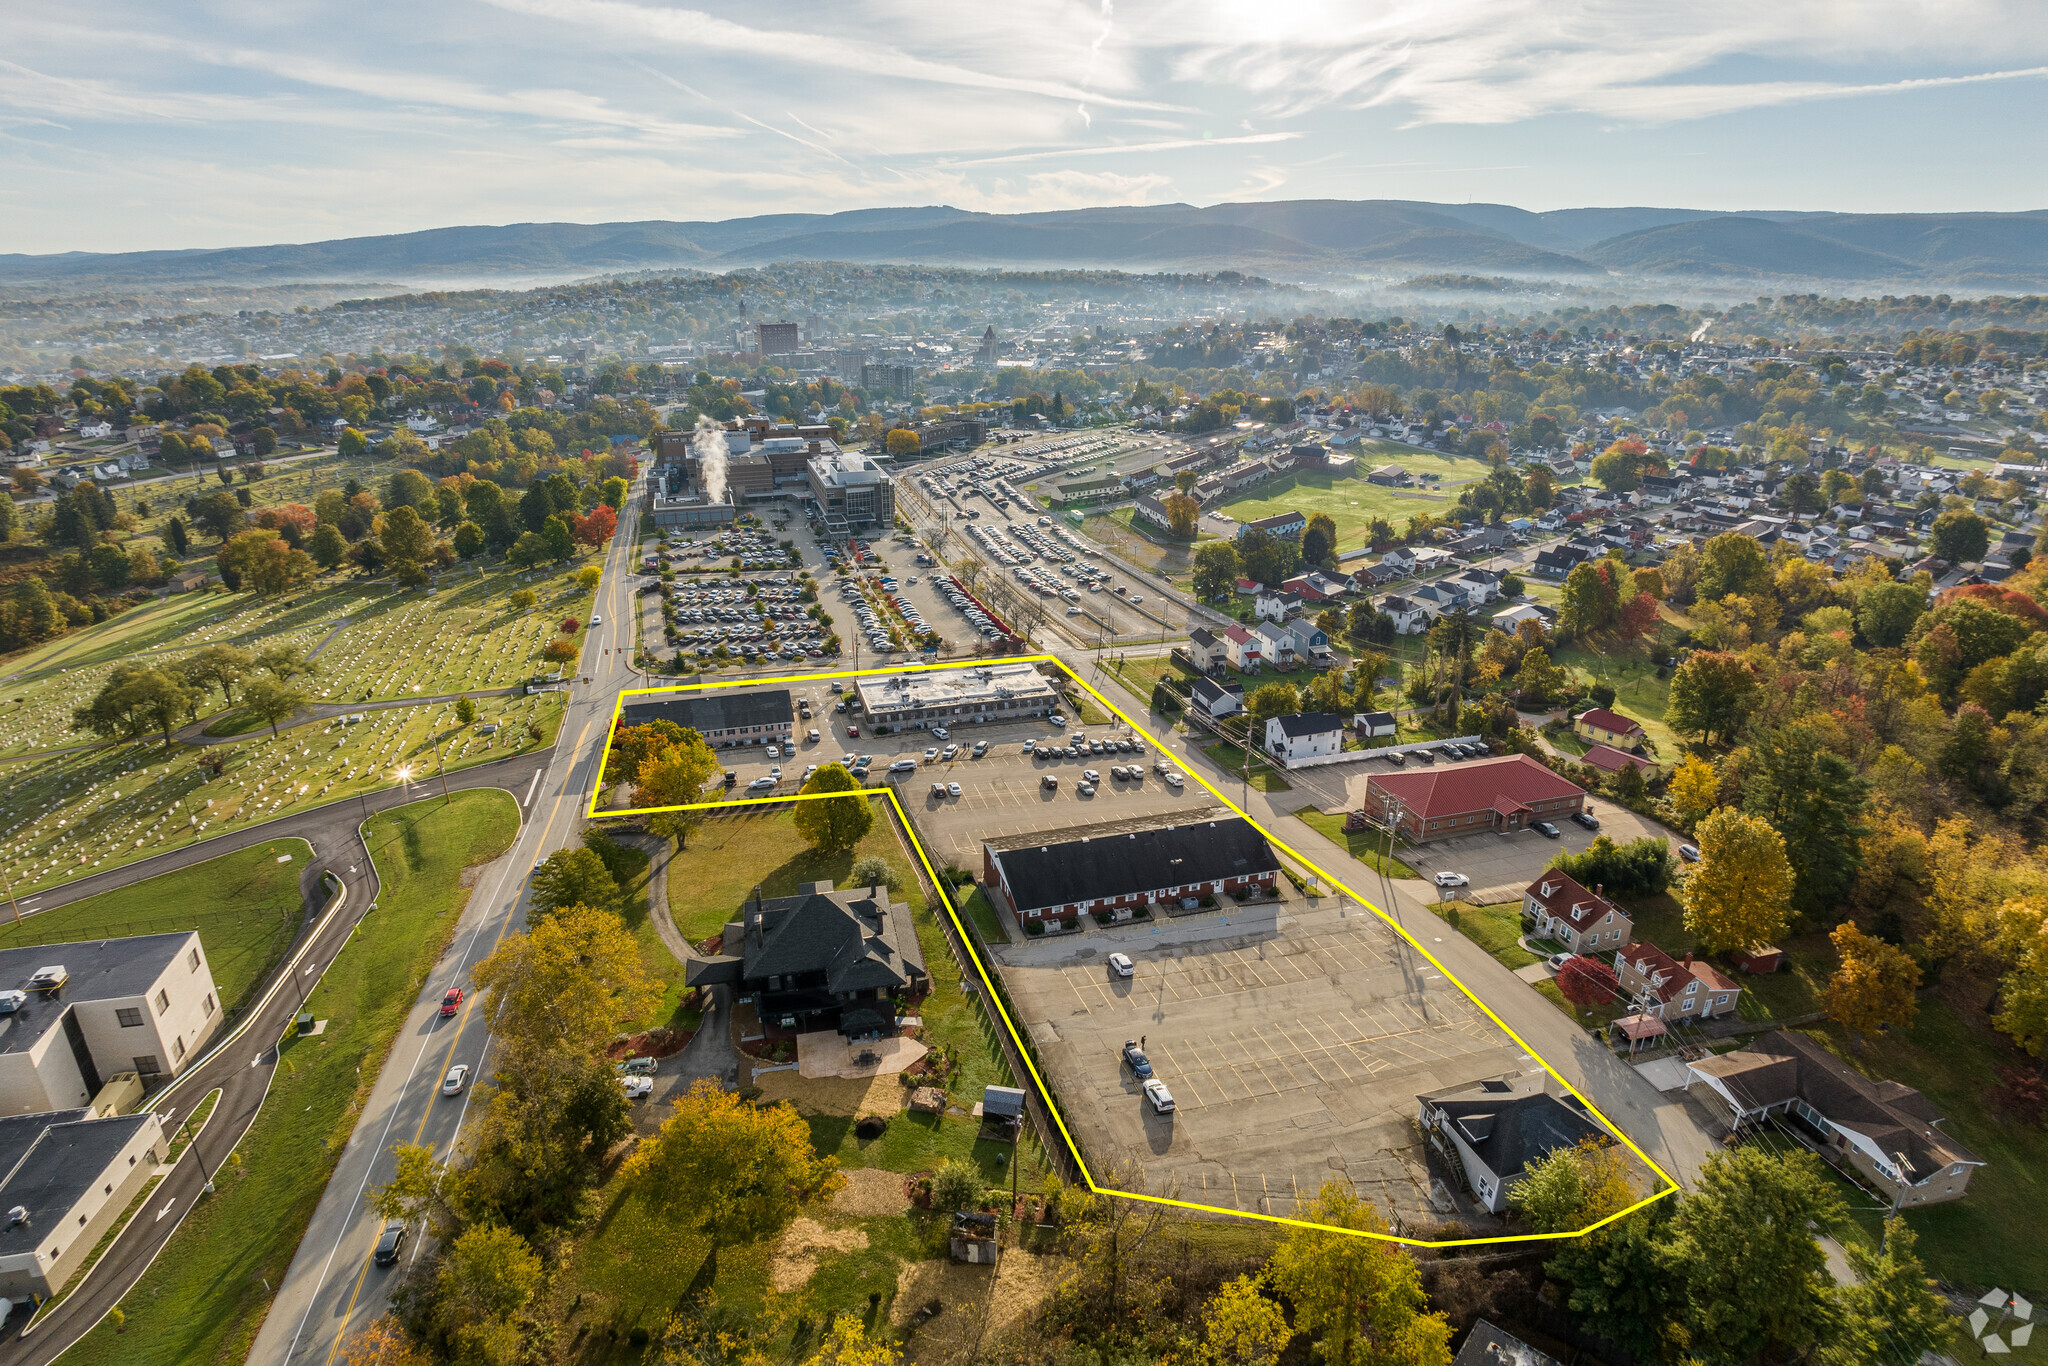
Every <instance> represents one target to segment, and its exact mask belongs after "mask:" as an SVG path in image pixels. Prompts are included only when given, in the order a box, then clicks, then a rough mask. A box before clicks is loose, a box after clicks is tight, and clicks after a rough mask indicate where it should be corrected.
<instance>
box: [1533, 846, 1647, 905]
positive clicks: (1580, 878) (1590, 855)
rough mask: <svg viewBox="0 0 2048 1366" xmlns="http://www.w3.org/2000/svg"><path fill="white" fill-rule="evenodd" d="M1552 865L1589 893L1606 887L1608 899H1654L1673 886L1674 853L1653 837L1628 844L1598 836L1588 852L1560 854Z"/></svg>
mask: <svg viewBox="0 0 2048 1366" xmlns="http://www.w3.org/2000/svg"><path fill="white" fill-rule="evenodd" d="M1550 866H1551V867H1553V868H1555V869H1557V870H1558V871H1559V872H1561V873H1564V874H1566V875H1567V876H1569V877H1571V878H1573V879H1575V880H1577V882H1578V884H1579V885H1580V886H1581V887H1584V888H1586V889H1587V890H1589V891H1591V890H1597V889H1599V888H1601V887H1603V886H1604V887H1605V889H1606V891H1605V895H1607V896H1620V897H1637V896H1654V895H1656V894H1657V893H1658V892H1661V891H1663V890H1665V889H1666V888H1667V887H1669V886H1670V885H1671V851H1670V850H1669V849H1668V848H1667V847H1666V846H1665V843H1664V841H1663V840H1661V839H1658V838H1656V837H1655V836H1651V835H1644V836H1643V837H1641V838H1640V839H1633V840H1630V841H1629V842H1628V843H1627V844H1616V843H1615V842H1614V841H1613V840H1611V839H1609V838H1608V837H1607V836H1605V835H1598V836H1595V837H1594V840H1593V842H1592V843H1591V844H1589V845H1587V846H1586V849H1585V852H1584V853H1579V854H1559V855H1557V856H1556V857H1555V858H1553V859H1551V860H1550Z"/></svg>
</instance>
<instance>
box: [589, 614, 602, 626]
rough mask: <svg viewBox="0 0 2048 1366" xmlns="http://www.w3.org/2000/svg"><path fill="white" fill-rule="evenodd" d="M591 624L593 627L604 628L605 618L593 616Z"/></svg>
mask: <svg viewBox="0 0 2048 1366" xmlns="http://www.w3.org/2000/svg"><path fill="white" fill-rule="evenodd" d="M590 624H591V625H592V626H602V625H604V618H603V617H598V616H593V617H592V618H591V619H590Z"/></svg>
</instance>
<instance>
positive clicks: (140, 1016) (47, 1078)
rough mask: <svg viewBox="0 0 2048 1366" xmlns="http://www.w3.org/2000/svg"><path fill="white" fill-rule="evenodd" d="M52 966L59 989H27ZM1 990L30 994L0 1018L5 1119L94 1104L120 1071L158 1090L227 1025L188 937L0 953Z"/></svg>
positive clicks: (0, 1107) (201, 955) (0, 1098)
mask: <svg viewBox="0 0 2048 1366" xmlns="http://www.w3.org/2000/svg"><path fill="white" fill-rule="evenodd" d="M52 968H56V969H61V982H60V984H59V985H56V986H38V985H35V984H33V983H32V982H31V978H35V977H37V976H38V974H43V973H45V970H46V969H52ZM0 990H14V991H21V992H24V993H26V999H24V1000H23V1001H22V1003H21V1005H20V1006H19V1007H18V1008H16V1009H15V1010H14V1011H13V1012H12V1013H11V1014H7V1015H0V1114H9V1115H21V1114H34V1113H38V1112H41V1111H47V1110H64V1109H70V1108H73V1107H75V1106H80V1105H85V1104H88V1103H89V1102H90V1101H91V1100H92V1098H93V1097H94V1096H96V1095H98V1094H99V1092H100V1089H101V1088H102V1087H103V1086H105V1085H106V1082H107V1079H108V1078H110V1077H113V1076H116V1075H118V1074H120V1073H123V1072H133V1073H135V1074H136V1075H137V1076H138V1077H139V1078H140V1079H141V1081H142V1084H143V1086H144V1087H145V1088H146V1089H154V1088H155V1087H156V1086H157V1085H158V1084H159V1083H160V1082H163V1081H167V1080H169V1079H170V1078H171V1077H174V1076H176V1075H177V1074H178V1073H179V1072H181V1071H183V1070H184V1069H185V1067H186V1066H187V1065H188V1064H189V1063H191V1062H192V1060H193V1059H195V1058H197V1057H198V1056H199V1053H200V1048H201V1046H202V1045H203V1044H204V1043H205V1042H206V1041H207V1040H208V1039H210V1038H212V1037H213V1035H214V1032H215V1031H216V1030H218V1029H219V1028H220V1022H221V1019H222V1017H223V1012H222V1010H221V1008H220V1002H219V999H218V998H217V996H216V994H215V988H214V984H213V971H212V969H211V968H210V967H209V966H208V964H207V960H206V953H205V950H204V949H203V948H202V947H201V945H200V943H199V935H198V934H197V932H195V931H192V930H184V931H179V932H175V933H171V934H150V935H141V936H137V937H135V938H132V939H107V940H96V941H87V942H84V943H77V944H40V945H36V946H34V947H30V948H18V949H0Z"/></svg>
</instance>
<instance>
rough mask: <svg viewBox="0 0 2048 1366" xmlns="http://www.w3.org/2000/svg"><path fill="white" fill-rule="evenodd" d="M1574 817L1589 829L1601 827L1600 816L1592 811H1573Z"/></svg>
mask: <svg viewBox="0 0 2048 1366" xmlns="http://www.w3.org/2000/svg"><path fill="white" fill-rule="evenodd" d="M1572 819H1573V820H1574V821H1576V822H1578V823H1579V824H1580V825H1583V826H1585V827H1586V828H1587V829H1588V830H1598V829H1599V828H1600V818H1599V817H1598V816H1596V815H1594V814H1593V813H1592V812H1590V811H1574V812H1572Z"/></svg>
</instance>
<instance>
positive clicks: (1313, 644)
mask: <svg viewBox="0 0 2048 1366" xmlns="http://www.w3.org/2000/svg"><path fill="white" fill-rule="evenodd" d="M1282 629H1284V630H1285V631H1286V632H1287V635H1288V638H1289V639H1290V640H1291V641H1292V642H1293V644H1294V657H1295V658H1296V659H1305V660H1307V661H1308V662H1309V663H1310V664H1311V665H1313V666H1314V667H1316V668H1318V669H1320V668H1324V667H1326V666H1328V665H1330V664H1332V663H1334V662H1335V660H1336V658H1337V656H1336V653H1335V652H1334V651H1333V650H1331V649H1330V633H1329V632H1327V631H1325V630H1323V629H1322V628H1321V627H1320V626H1317V625H1316V624H1315V623H1314V622H1312V621H1310V620H1309V619H1308V618H1307V617H1305V616H1303V617H1296V618H1295V619H1294V620H1293V621H1289V622H1285V623H1283V626H1282Z"/></svg>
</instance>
